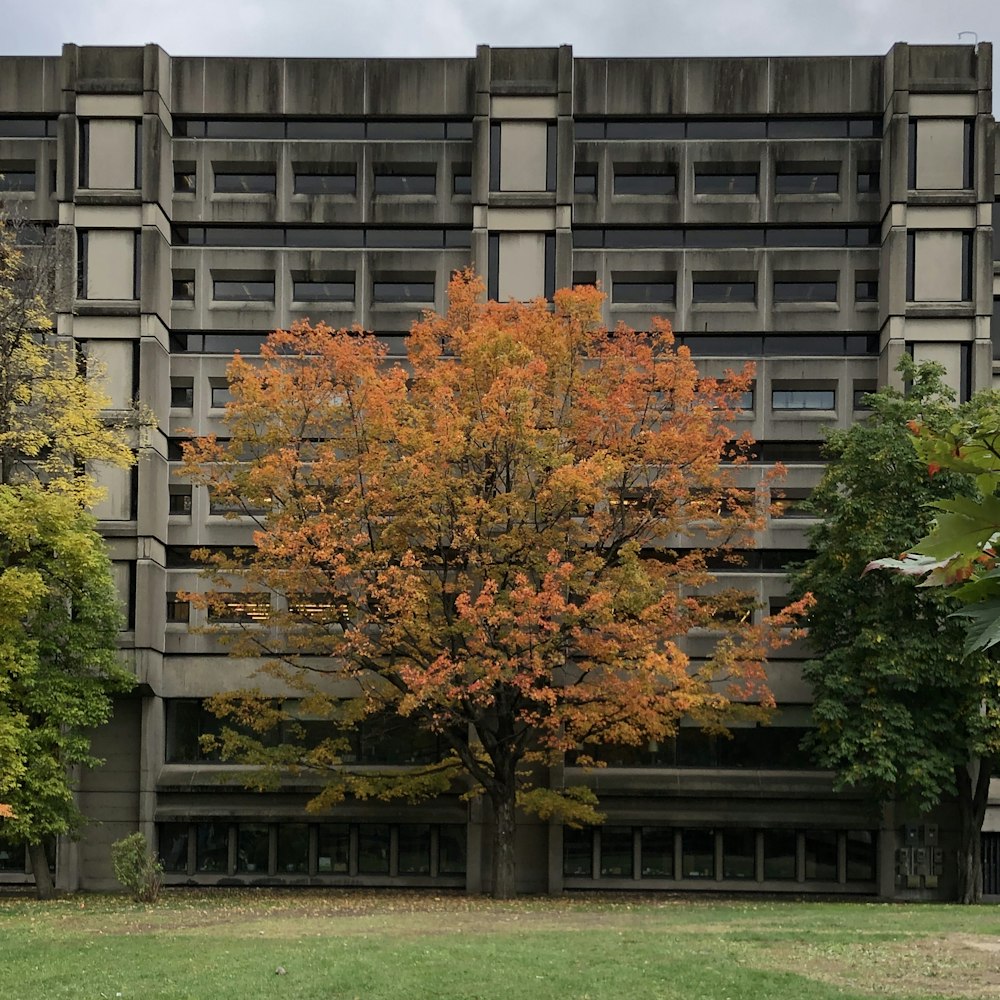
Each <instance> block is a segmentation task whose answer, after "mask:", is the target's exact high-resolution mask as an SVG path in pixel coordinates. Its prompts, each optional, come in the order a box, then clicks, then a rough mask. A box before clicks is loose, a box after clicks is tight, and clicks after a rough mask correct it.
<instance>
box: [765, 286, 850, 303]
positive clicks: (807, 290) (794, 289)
mask: <svg viewBox="0 0 1000 1000" xmlns="http://www.w3.org/2000/svg"><path fill="white" fill-rule="evenodd" d="M774 301H775V302H836V301H837V282H836V281H775V283H774Z"/></svg>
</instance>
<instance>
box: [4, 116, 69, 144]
mask: <svg viewBox="0 0 1000 1000" xmlns="http://www.w3.org/2000/svg"><path fill="white" fill-rule="evenodd" d="M55 134H56V120H55V119H54V118H14V117H10V118H8V117H4V116H0V138H3V139H41V138H43V137H45V136H52V135H55Z"/></svg>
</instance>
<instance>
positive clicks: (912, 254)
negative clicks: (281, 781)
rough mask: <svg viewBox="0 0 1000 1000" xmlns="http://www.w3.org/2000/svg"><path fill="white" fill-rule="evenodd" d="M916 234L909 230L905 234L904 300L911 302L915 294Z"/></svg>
mask: <svg viewBox="0 0 1000 1000" xmlns="http://www.w3.org/2000/svg"><path fill="white" fill-rule="evenodd" d="M916 273H917V234H916V233H915V232H913V230H910V232H908V233H907V234H906V301H907V302H912V301H913V300H914V298H915V296H916Z"/></svg>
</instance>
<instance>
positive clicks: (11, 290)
mask: <svg viewBox="0 0 1000 1000" xmlns="http://www.w3.org/2000/svg"><path fill="white" fill-rule="evenodd" d="M16 237H17V229H16V227H15V226H13V225H11V224H10V223H9V222H8V221H7V220H5V219H4V218H3V217H2V216H0V593H2V594H3V600H2V601H0V801H2V802H3V803H4V806H5V808H4V809H2V810H0V833H2V834H3V836H4V837H5V838H6V839H12V840H14V841H16V842H23V843H26V844H27V845H28V849H29V853H30V855H31V858H32V867H33V869H34V872H35V879H36V883H37V885H38V888H39V892H40V893H41V894H48V893H49V892H51V890H52V885H51V879H50V877H49V872H48V864H47V861H46V858H45V851H44V846H43V845H44V841H45V840H46V839H49V838H51V837H54V836H55V835H58V834H75V833H76V832H77V831H78V830H79V827H80V824H81V821H82V816H81V815H80V813H79V810H78V808H77V806H76V804H75V803H74V801H73V793H72V785H71V782H70V772H69V769H70V768H72V767H73V766H75V765H85V766H94V765H96V764H98V763H100V762H99V761H97V760H96V759H95V758H94V757H93V756H92V755H91V754H90V752H89V747H90V737H89V730H90V729H91V728H92V727H94V726H96V725H99V724H101V723H102V722H105V721H107V719H108V716H109V714H110V711H111V701H110V695H111V694H113V693H114V692H117V691H125V690H128V689H129V688H130V687H131V686H132V683H133V680H132V677H131V675H130V674H129V673H128V672H127V671H126V670H125V669H124V668H123V667H122V666H121V664H120V662H119V658H118V652H117V649H116V638H117V633H118V626H119V621H120V609H119V602H118V597H117V594H116V591H115V587H114V583H113V580H112V576H111V566H110V562H109V560H108V554H107V550H106V548H105V546H104V544H103V542H102V540H101V538H100V536H99V535H98V533H97V531H96V523H95V521H94V519H93V518H92V517H91V516H90V515H89V514H88V513H87V511H86V508H87V506H88V505H90V504H92V503H94V502H95V501H96V500H97V499H98V498H99V497H100V495H101V491H100V489H99V488H98V487H97V486H96V484H95V483H94V481H93V479H92V478H91V477H90V476H88V475H87V472H86V465H87V463H93V462H97V461H103V462H110V463H112V464H116V465H129V464H131V462H132V453H131V450H130V448H129V445H128V441H127V439H126V437H125V435H124V434H123V432H122V430H121V428H116V427H113V426H110V425H109V424H108V423H107V422H106V421H105V419H104V416H103V415H102V412H101V410H102V407H103V406H104V405H105V402H106V401H105V399H104V397H103V396H102V395H101V394H100V392H99V391H97V389H96V388H95V386H94V384H93V382H92V381H88V380H87V379H86V378H85V377H84V375H83V374H82V373H81V371H80V370H79V367H78V363H77V357H76V354H75V350H74V346H73V344H72V341H69V342H66V341H64V340H61V339H60V338H58V337H56V336H55V335H54V333H53V330H52V323H51V320H50V319H49V314H48V309H47V306H46V302H45V299H44V294H43V293H44V292H45V290H46V288H47V287H49V286H50V284H51V282H50V271H49V264H50V261H48V260H46V259H44V258H43V257H42V256H40V253H41V251H38V250H37V249H27V250H26V249H24V248H22V247H20V246H18V244H17V239H16Z"/></svg>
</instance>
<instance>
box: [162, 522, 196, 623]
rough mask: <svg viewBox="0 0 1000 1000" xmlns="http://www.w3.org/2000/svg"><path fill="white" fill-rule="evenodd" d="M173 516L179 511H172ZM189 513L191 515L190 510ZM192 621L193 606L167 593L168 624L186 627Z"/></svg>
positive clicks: (171, 592)
mask: <svg viewBox="0 0 1000 1000" xmlns="http://www.w3.org/2000/svg"><path fill="white" fill-rule="evenodd" d="M170 513H171V514H176V513H178V511H174V510H172V511H171V512H170ZM187 513H189V514H190V513H191V511H190V510H189V511H188V512H187ZM190 619H191V605H190V603H189V602H188V601H182V600H179V599H178V597H177V594H176V593H174V592H173V591H168V592H167V624H168V625H186V624H187V623H188V621H190Z"/></svg>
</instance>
